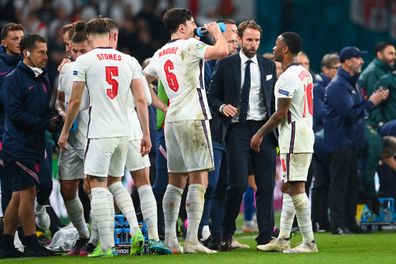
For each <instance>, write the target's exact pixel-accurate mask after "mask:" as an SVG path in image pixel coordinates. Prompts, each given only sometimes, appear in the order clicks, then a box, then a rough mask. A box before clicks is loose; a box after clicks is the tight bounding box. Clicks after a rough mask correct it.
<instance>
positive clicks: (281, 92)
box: [278, 89, 289, 96]
mask: <svg viewBox="0 0 396 264" xmlns="http://www.w3.org/2000/svg"><path fill="white" fill-rule="evenodd" d="M278 92H279V93H280V94H283V95H285V96H289V92H288V91H286V90H282V89H279V90H278Z"/></svg>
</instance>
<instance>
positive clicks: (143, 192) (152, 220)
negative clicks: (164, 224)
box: [138, 184, 159, 241]
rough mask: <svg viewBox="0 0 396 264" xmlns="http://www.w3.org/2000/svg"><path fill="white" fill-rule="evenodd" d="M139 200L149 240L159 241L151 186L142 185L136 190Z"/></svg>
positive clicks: (155, 206)
mask: <svg viewBox="0 0 396 264" xmlns="http://www.w3.org/2000/svg"><path fill="white" fill-rule="evenodd" d="M138 193H139V198H140V208H141V210H142V214H143V219H144V222H145V223H146V225H147V230H148V236H149V239H154V240H155V241H158V240H159V237H158V225H157V222H158V219H157V202H156V200H155V197H154V193H153V189H152V188H151V185H149V184H147V185H142V186H140V187H139V188H138Z"/></svg>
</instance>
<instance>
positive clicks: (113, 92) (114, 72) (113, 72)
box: [105, 66, 118, 99]
mask: <svg viewBox="0 0 396 264" xmlns="http://www.w3.org/2000/svg"><path fill="white" fill-rule="evenodd" d="M105 69H106V82H107V83H108V84H110V85H111V88H109V89H106V92H107V96H108V97H110V99H114V98H115V97H116V96H117V94H118V82H117V80H115V79H113V76H118V67H116V66H106V67H105Z"/></svg>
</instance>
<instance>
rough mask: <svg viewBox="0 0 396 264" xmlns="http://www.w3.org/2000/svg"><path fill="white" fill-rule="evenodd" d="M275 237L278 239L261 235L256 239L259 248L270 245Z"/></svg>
mask: <svg viewBox="0 0 396 264" xmlns="http://www.w3.org/2000/svg"><path fill="white" fill-rule="evenodd" d="M274 237H276V236H271V235H268V234H266V235H259V236H258V237H256V242H257V246H259V245H265V244H268V243H269V242H271V240H272V239H273V238H274Z"/></svg>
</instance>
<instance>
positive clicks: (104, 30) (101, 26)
mask: <svg viewBox="0 0 396 264" xmlns="http://www.w3.org/2000/svg"><path fill="white" fill-rule="evenodd" d="M87 33H88V35H89V34H100V35H102V34H108V33H110V26H109V23H108V22H107V20H106V18H103V17H99V18H94V19H91V20H89V22H88V23H87Z"/></svg>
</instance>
